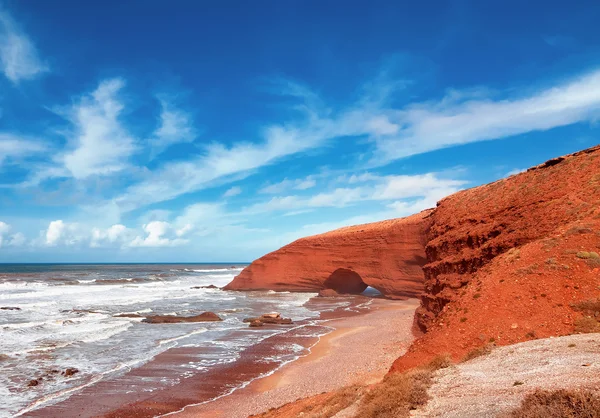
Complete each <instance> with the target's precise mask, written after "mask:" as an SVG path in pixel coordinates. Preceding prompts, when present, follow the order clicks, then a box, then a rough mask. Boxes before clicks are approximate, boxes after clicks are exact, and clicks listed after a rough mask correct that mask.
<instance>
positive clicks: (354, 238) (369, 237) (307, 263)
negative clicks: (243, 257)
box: [224, 211, 431, 298]
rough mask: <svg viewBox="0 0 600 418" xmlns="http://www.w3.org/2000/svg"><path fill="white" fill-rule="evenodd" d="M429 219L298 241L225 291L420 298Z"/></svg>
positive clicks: (405, 220)
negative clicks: (376, 293) (368, 290)
mask: <svg viewBox="0 0 600 418" xmlns="http://www.w3.org/2000/svg"><path fill="white" fill-rule="evenodd" d="M430 214H431V211H424V212H421V213H418V214H416V215H413V216H409V217H407V218H402V219H392V220H388V221H382V222H375V223H371V224H366V225H359V226H352V227H347V228H341V229H338V230H335V231H331V232H327V233H325V234H321V235H315V236H312V237H308V238H302V239H299V240H297V241H295V242H293V243H291V244H289V245H286V246H285V247H283V248H281V249H279V250H277V251H274V252H272V253H270V254H267V255H265V256H264V257H261V258H259V259H258V260H256V261H254V262H253V263H252V264H251V265H250V266H248V267H246V268H245V269H244V270H243V271H242V272H241V273H240V274H239V275H238V276H237V277H236V278H235V279H234V280H233V281H232V282H231V283H229V284H228V285H227V286H225V288H224V289H225V290H253V289H254V290H258V289H261V290H263V289H272V290H280V291H286V290H287V291H319V290H321V289H333V290H335V291H336V292H338V293H361V292H362V291H364V290H365V289H366V288H367V286H372V287H374V288H376V289H377V290H379V291H380V292H381V293H382V294H383V295H385V296H387V297H390V298H407V297H416V296H418V295H420V294H421V292H422V291H423V280H424V276H423V270H422V268H421V267H422V266H423V265H424V264H425V262H426V258H425V257H426V254H425V245H426V236H427V231H428V229H429V225H430V223H431V220H430V218H429V215H430Z"/></svg>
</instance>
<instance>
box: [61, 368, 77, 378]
mask: <svg viewBox="0 0 600 418" xmlns="http://www.w3.org/2000/svg"><path fill="white" fill-rule="evenodd" d="M76 373H79V370H78V369H76V368H74V367H69V368H67V369H65V371H64V372H62V373H61V374H62V375H63V376H64V377H71V376H73V375H74V374H76Z"/></svg>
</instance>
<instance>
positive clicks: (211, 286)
mask: <svg viewBox="0 0 600 418" xmlns="http://www.w3.org/2000/svg"><path fill="white" fill-rule="evenodd" d="M190 289H220V287H219V286H215V285H214V284H209V285H208V286H193V287H191V288H190Z"/></svg>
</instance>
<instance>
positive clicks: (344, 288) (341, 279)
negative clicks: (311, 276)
mask: <svg viewBox="0 0 600 418" xmlns="http://www.w3.org/2000/svg"><path fill="white" fill-rule="evenodd" d="M324 286H325V288H326V289H333V290H335V291H336V292H338V293H350V294H354V295H359V294H361V293H362V292H364V291H365V289H366V288H367V287H368V286H367V284H366V283H365V282H363V280H362V278H361V277H360V275H359V274H358V273H357V272H355V271H354V270H350V269H344V268H341V269H337V270H336V271H334V272H333V273H331V276H329V277H328V278H327V280H325V283H324Z"/></svg>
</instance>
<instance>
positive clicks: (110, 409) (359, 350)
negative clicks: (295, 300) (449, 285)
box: [21, 297, 418, 418]
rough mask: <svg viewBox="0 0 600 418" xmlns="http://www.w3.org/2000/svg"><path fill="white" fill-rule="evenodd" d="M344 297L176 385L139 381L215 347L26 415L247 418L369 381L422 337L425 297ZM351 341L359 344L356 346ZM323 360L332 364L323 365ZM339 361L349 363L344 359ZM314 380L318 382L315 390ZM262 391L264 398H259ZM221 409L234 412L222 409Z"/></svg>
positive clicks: (321, 301)
mask: <svg viewBox="0 0 600 418" xmlns="http://www.w3.org/2000/svg"><path fill="white" fill-rule="evenodd" d="M336 303H337V302H333V300H329V298H312V299H310V300H309V301H308V302H307V303H306V304H307V305H312V306H311V308H313V309H317V307H318V308H319V309H320V310H321V313H320V316H319V317H318V319H313V320H304V321H300V322H298V323H296V324H295V326H293V327H291V328H287V329H282V332H281V333H279V334H276V335H272V336H270V337H267V338H266V339H264V340H262V341H261V342H259V343H258V344H256V345H254V346H250V347H248V348H247V349H245V350H244V351H243V352H241V353H240V356H239V358H238V359H237V360H236V361H235V362H232V363H228V364H223V365H221V366H217V367H214V368H212V369H211V370H210V371H209V372H207V373H204V374H201V375H197V376H191V377H189V378H183V379H179V381H178V383H176V384H174V385H173V386H167V387H163V388H161V389H159V390H156V391H150V392H149V391H148V390H147V389H146V388H145V387H144V386H143V384H142V385H141V386H140V385H139V384H137V383H135V382H140V381H144V380H147V379H150V380H152V379H154V380H156V379H166V380H168V379H171V378H174V377H177V376H178V375H177V368H178V366H179V365H181V364H186V363H188V362H191V361H198V359H202V358H203V357H204V356H205V355H209V356H210V355H211V353H210V352H207V351H206V349H199V348H193V347H189V348H187V347H177V348H173V349H170V350H168V351H166V352H164V353H161V354H159V355H158V356H156V357H155V358H154V359H153V360H151V361H150V362H149V363H146V364H144V365H142V366H140V367H138V368H134V369H131V370H130V371H129V372H127V373H126V374H125V375H121V376H118V377H115V378H109V379H107V380H104V381H100V382H98V383H95V384H93V385H90V386H88V387H87V388H85V389H83V390H82V391H80V392H78V393H76V394H74V395H72V396H71V397H69V398H68V399H65V400H64V401H61V402H58V403H55V404H52V405H48V406H46V407H42V408H39V409H35V410H32V411H29V412H26V413H25V414H22V415H21V416H24V417H46V416H62V417H64V418H71V417H73V418H75V417H78V418H85V417H105V418H120V417H127V418H134V417H135V418H151V417H158V416H169V417H172V416H177V417H185V416H194V417H196V416H200V417H202V416H206V417H227V418H234V417H244V418H245V417H247V416H248V415H249V414H251V413H257V412H262V411H264V410H265V409H268V408H269V407H272V406H279V405H281V404H283V403H286V402H290V401H293V400H296V399H297V398H299V397H304V396H307V395H311V394H313V392H314V390H316V389H318V392H317V393H319V392H321V391H325V390H331V389H335V388H337V387H341V386H344V385H346V384H350V383H351V381H353V379H354V380H356V379H357V376H358V375H359V376H361V377H362V380H361V382H364V379H365V378H368V379H374V380H379V379H380V378H381V377H382V376H383V375H384V374H385V373H387V371H388V370H389V367H390V366H391V364H392V362H393V361H394V360H395V359H396V358H397V357H398V356H400V355H401V354H402V353H403V352H404V351H405V350H406V348H407V347H408V345H409V344H410V342H412V340H413V338H414V337H413V335H412V323H413V316H414V310H415V309H416V307H417V306H418V300H416V299H410V300H406V301H398V300H389V299H380V298H365V297H354V298H352V299H351V303H350V305H349V306H346V307H340V308H337V309H334V310H331V309H329V307H330V306H331V307H333V306H335V305H336ZM374 331H375V332H374ZM398 337H399V338H398ZM398 339H399V341H398ZM361 340H362V343H361ZM365 342H366V343H365ZM345 346H346V349H345V348H344V347H345ZM347 347H351V348H352V350H351V351H350V352H348V350H347ZM379 348H385V349H379ZM281 353H286V355H288V357H289V359H288V360H285V361H284V362H283V363H282V362H277V361H274V360H273V358H276V357H277V356H280V355H281ZM296 353H297V354H296ZM335 356H344V357H350V358H352V357H356V359H354V360H352V365H353V367H350V368H349V369H347V368H345V367H337V368H336V367H334V368H333V369H332V366H331V364H334V365H336V364H337V363H339V362H335V361H330V360H329V359H331V358H332V357H335ZM321 362H325V363H326V364H330V365H329V366H327V367H320V366H319V364H320V363H321ZM315 366H317V368H322V369H323V370H327V373H326V374H325V375H323V376H321V377H319V378H318V379H319V381H320V384H319V385H313V384H312V383H311V384H310V385H307V383H306V379H307V378H308V380H311V379H312V378H310V376H311V375H313V374H314V373H315V371H314V369H315ZM338 366H344V362H342V364H338ZM334 369H335V370H334ZM367 369H368V370H367ZM367 375H368V376H367ZM295 382H300V384H301V385H304V387H305V388H304V389H303V390H290V384H291V385H292V386H294V385H295V386H297V384H296V383H295ZM302 382H304V383H302ZM308 386H310V388H311V389H314V390H313V391H312V392H311V391H310V390H308ZM307 390H308V391H307ZM258 399H261V400H260V401H259V402H258V404H254V403H255V402H256V401H257V400H258ZM219 409H223V410H226V411H227V412H225V413H224V414H220V415H219V414H215V412H214V411H215V410H219Z"/></svg>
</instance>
